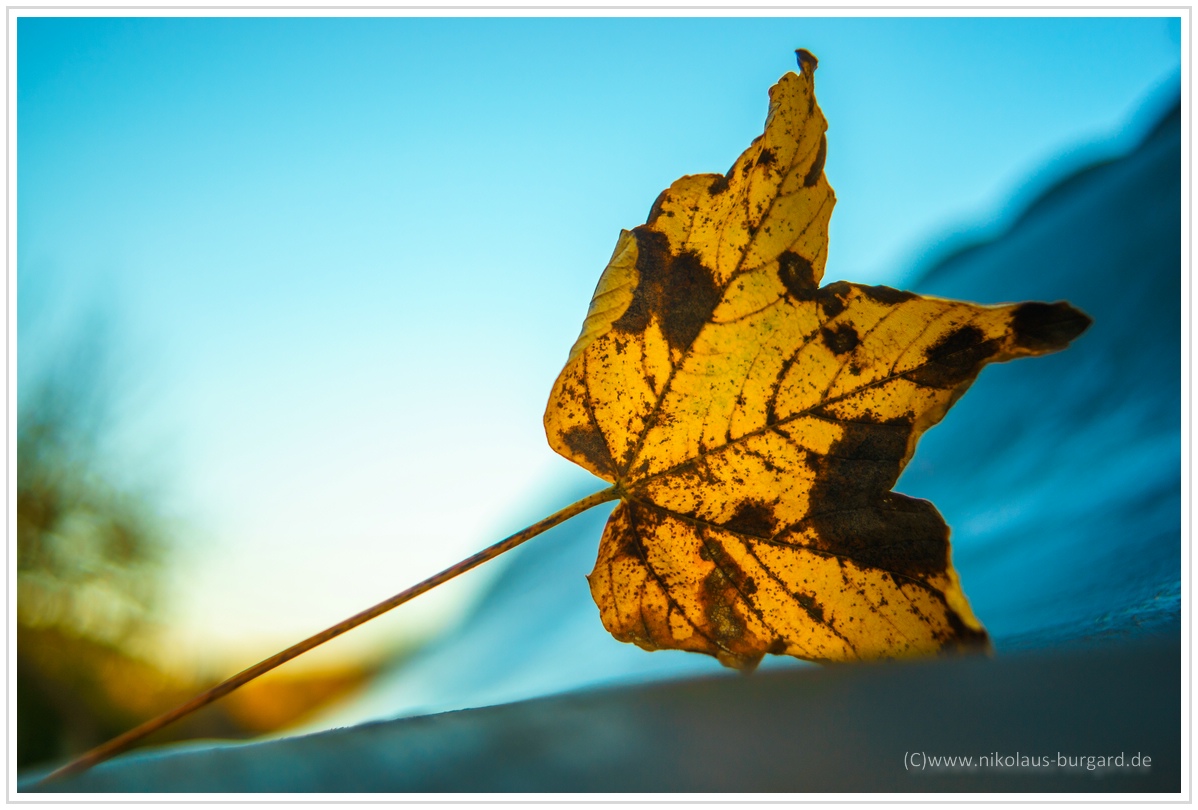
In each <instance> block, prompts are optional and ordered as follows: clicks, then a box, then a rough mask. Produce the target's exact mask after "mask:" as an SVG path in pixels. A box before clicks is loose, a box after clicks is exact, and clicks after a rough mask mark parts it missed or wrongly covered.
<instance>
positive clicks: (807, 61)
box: [795, 48, 819, 75]
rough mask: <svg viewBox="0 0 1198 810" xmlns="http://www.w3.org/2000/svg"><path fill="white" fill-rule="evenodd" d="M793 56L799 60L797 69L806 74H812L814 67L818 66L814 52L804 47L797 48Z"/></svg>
mask: <svg viewBox="0 0 1198 810" xmlns="http://www.w3.org/2000/svg"><path fill="white" fill-rule="evenodd" d="M795 56H796V57H798V60H799V69H800V70H801V71H803V72H804V73H806V74H808V75H814V73H815V69H816V68H817V67H819V60H818V59H816V58H815V54H813V53H812V52H811V51H809V50H807V49H806V48H797V49H795Z"/></svg>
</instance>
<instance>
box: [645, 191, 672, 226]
mask: <svg viewBox="0 0 1198 810" xmlns="http://www.w3.org/2000/svg"><path fill="white" fill-rule="evenodd" d="M668 199H670V191H669V189H666V190H665V191H663V192H662V193H661V194H658V195H657V199H656V200H654V201H653V205H652V206H651V207H650V208H649V218H648V219H647V220H645V224H646V225H652V224H653V223H654V222H656V221H657V218H658V217H660V216H661V209H662V206H663V205H665V202H666V200H668Z"/></svg>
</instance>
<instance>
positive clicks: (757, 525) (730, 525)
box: [724, 501, 777, 537]
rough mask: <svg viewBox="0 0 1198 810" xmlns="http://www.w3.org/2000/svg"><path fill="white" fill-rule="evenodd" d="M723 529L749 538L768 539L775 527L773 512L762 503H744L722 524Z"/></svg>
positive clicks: (767, 505) (768, 506)
mask: <svg viewBox="0 0 1198 810" xmlns="http://www.w3.org/2000/svg"><path fill="white" fill-rule="evenodd" d="M724 527H725V528H727V529H730V530H732V531H734V532H737V533H739V534H747V535H750V536H751V537H769V536H770V535H772V534H773V533H774V530H775V528H776V527H777V521H776V520H775V519H774V510H773V509H772V508H771V507H770V505H769V504H767V503H765V502H763V501H745V502H744V503H742V504H741V505H740V506H738V507H737V508H736V512H735V513H734V514H733V515H732V517H731V518H729V519H728V521H727V522H726V523H724Z"/></svg>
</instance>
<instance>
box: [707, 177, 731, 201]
mask: <svg viewBox="0 0 1198 810" xmlns="http://www.w3.org/2000/svg"><path fill="white" fill-rule="evenodd" d="M727 190H728V178H727V177H725V176H724V175H722V174H717V175H716V176H715V179H714V180H712V181H711V185H710V186H708V187H707V193H708V194H711V195H713V196H714V195H716V194H723V193H724V192H725V191H727Z"/></svg>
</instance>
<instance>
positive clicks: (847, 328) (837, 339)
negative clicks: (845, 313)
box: [819, 323, 861, 355]
mask: <svg viewBox="0 0 1198 810" xmlns="http://www.w3.org/2000/svg"><path fill="white" fill-rule="evenodd" d="M819 332H820V337H822V338H823V339H824V345H825V346H827V347H828V348H829V349H831V350H832V354H835V355H841V354H847V353H849V352H851V351H852V350H853V349H855V348H857V345H858V344H859V343H860V342H861V338H859V337H858V336H857V330H856V329H854V328H853V325H852V324H848V323H842V324H840V325H838V326H837V327H836V328H835V329H830V328H828V327H827V326H824V327H821V328H820V330H819Z"/></svg>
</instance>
